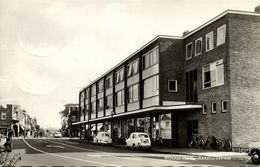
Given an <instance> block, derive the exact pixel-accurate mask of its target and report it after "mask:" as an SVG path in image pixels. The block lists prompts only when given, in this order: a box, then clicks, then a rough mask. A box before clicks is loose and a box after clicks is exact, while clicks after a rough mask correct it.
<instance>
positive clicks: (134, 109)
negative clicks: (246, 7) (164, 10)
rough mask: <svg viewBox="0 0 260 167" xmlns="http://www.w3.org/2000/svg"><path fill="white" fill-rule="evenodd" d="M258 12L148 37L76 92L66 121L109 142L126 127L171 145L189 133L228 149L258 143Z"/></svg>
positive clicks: (231, 12) (230, 14)
mask: <svg viewBox="0 0 260 167" xmlns="http://www.w3.org/2000/svg"><path fill="white" fill-rule="evenodd" d="M259 9H260V8H259V7H257V8H256V10H255V12H246V11H237V10H227V11H225V12H223V13H221V14H220V15H218V16H216V17H215V18H213V19H211V20H210V21H208V22H206V23H204V24H203V25H201V26H199V27H198V28H196V29H195V30H193V31H190V32H186V33H185V34H184V35H183V36H181V37H177V36H163V35H159V36H157V37H155V38H154V39H152V40H151V41H149V42H148V43H146V44H145V45H144V46H143V47H141V48H140V49H138V50H136V51H135V52H134V53H133V54H131V55H130V56H128V57H127V58H126V59H124V60H123V61H121V62H120V63H119V64H117V65H116V66H115V67H113V68H112V69H110V70H108V71H107V72H106V73H105V74H103V75H102V76H100V77H98V78H97V79H96V80H94V81H93V82H91V83H90V84H89V85H87V86H86V87H84V88H83V89H82V90H80V92H79V112H78V114H76V115H77V117H76V121H74V122H73V123H72V125H74V126H78V127H79V128H83V129H84V130H87V131H90V132H91V131H99V130H103V131H108V132H109V133H110V134H111V136H112V138H113V139H114V140H113V141H114V142H117V141H120V139H122V138H126V137H128V136H129V134H130V133H131V132H133V131H139V132H146V133H148V134H149V135H150V137H151V139H152V140H153V141H155V140H156V139H157V138H161V139H162V140H163V143H165V145H167V146H176V147H186V146H187V144H188V142H189V141H191V138H192V135H193V134H194V133H197V134H198V135H199V136H202V137H203V138H207V136H210V135H212V136H215V137H216V138H218V139H228V140H230V141H232V144H233V147H248V144H249V143H251V142H255V141H260V129H259V127H260V121H259V120H260V105H259V104H260V80H259V79H260V71H259V69H260V13H259V11H260V10H259ZM126 47H127V46H126Z"/></svg>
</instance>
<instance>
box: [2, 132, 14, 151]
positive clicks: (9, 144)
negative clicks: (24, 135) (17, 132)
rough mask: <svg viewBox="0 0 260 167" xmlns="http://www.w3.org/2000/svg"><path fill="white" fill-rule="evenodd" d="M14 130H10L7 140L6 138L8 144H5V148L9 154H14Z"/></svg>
mask: <svg viewBox="0 0 260 167" xmlns="http://www.w3.org/2000/svg"><path fill="white" fill-rule="evenodd" d="M13 134H14V132H13V130H12V129H9V130H8V132H7V138H6V142H5V144H4V147H5V151H7V152H12V149H13V148H12V138H13Z"/></svg>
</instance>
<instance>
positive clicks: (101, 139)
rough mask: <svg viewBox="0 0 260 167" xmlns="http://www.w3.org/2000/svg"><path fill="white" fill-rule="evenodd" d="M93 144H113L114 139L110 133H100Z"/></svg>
mask: <svg viewBox="0 0 260 167" xmlns="http://www.w3.org/2000/svg"><path fill="white" fill-rule="evenodd" d="M93 143H100V144H107V145H110V144H112V139H111V138H110V136H109V133H108V132H98V133H97V135H96V136H95V137H94V138H93Z"/></svg>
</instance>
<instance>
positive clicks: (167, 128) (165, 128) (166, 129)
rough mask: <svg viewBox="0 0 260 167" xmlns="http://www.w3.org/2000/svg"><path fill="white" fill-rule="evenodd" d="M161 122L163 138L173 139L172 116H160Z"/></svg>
mask: <svg viewBox="0 0 260 167" xmlns="http://www.w3.org/2000/svg"><path fill="white" fill-rule="evenodd" d="M160 121H161V126H160V130H161V138H162V139H171V114H163V115H160Z"/></svg>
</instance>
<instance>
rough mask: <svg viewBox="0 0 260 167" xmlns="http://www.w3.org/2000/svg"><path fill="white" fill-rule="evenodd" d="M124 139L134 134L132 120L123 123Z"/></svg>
mask: <svg viewBox="0 0 260 167" xmlns="http://www.w3.org/2000/svg"><path fill="white" fill-rule="evenodd" d="M124 132H125V137H129V136H130V134H131V133H132V132H134V119H133V118H131V119H127V120H126V122H125V129H124Z"/></svg>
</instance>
